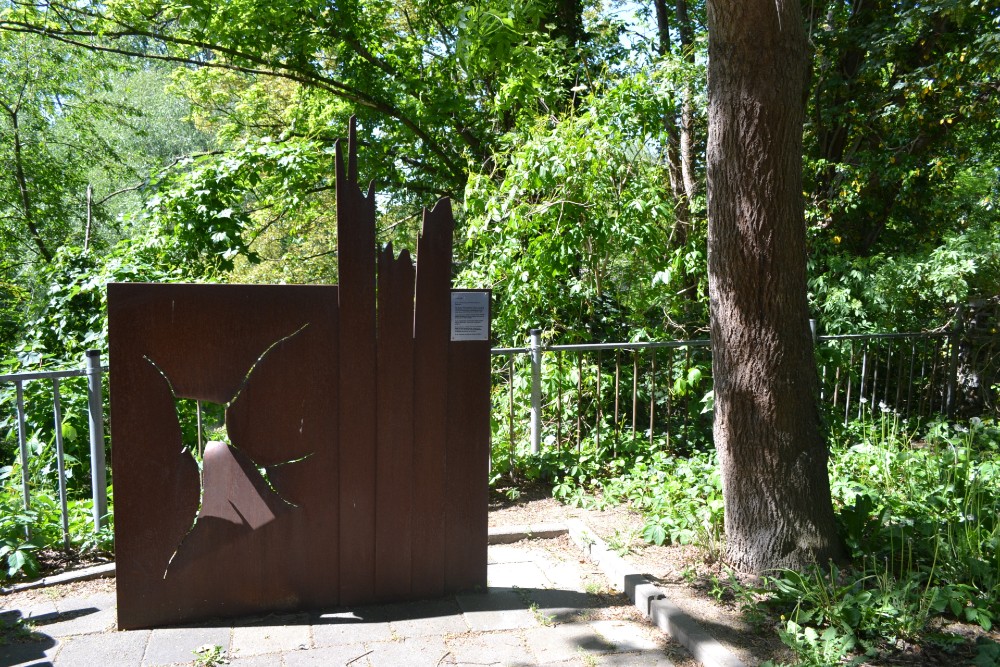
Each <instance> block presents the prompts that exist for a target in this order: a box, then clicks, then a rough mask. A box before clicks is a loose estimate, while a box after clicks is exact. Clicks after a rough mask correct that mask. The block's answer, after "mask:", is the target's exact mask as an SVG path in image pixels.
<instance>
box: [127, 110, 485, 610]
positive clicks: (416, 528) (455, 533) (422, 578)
mask: <svg viewBox="0 0 1000 667" xmlns="http://www.w3.org/2000/svg"><path fill="white" fill-rule="evenodd" d="M336 160H337V163H336V179H337V183H336V185H337V230H338V244H339V266H340V285H339V286H277V285H275V286H256V285H150V284H124V283H123V284H112V285H109V286H108V317H109V331H110V348H111V350H110V358H111V365H112V367H113V368H114V372H113V373H111V432H112V437H113V443H114V444H113V461H112V464H113V471H114V484H115V550H116V561H117V580H118V586H117V587H118V625H119V627H120V628H123V629H127V628H143V627H151V626H156V625H164V624H172V623H182V622H190V621H196V620H202V619H208V618H214V617H222V616H237V615H243V614H249V613H256V612H261V611H278V610H294V609H311V608H318V607H329V606H333V605H355V604H362V603H369V602H375V601H383V600H405V599H420V598H430V597H436V596H441V595H444V594H446V593H450V592H454V591H458V590H465V589H472V588H475V587H485V586H486V560H487V559H486V540H487V526H486V521H487V494H488V483H487V475H488V466H489V408H490V405H489V390H490V348H489V345H490V343H489V294H488V292H484V291H460V290H452V289H451V259H452V255H451V252H452V251H451V248H452V230H453V226H454V222H453V219H452V214H451V205H450V203H449V202H448V201H447V200H442V201H441V202H439V203H438V204H437V206H435V208H434V209H433V210H431V211H429V212H428V211H425V212H424V220H423V231H422V234H421V236H420V239H419V241H418V244H417V266H416V267H414V265H413V262H411V260H410V256H409V253H408V252H407V251H406V250H404V251H402V252H401V253H400V255H399V256H398V257H396V256H394V254H393V251H392V247H391V246H389V247H387V248H385V249H383V250H381V251H378V250H377V248H376V241H375V197H374V188H373V187H371V186H369V189H368V192H367V195H365V194H363V193H362V192H361V189H360V188H359V185H358V174H357V155H356V140H355V130H354V123H353V121H352V123H351V130H350V139H349V147H348V159H347V167H346V170H345V166H344V158H343V155H342V152H341V146H340V144H339V143H338V145H337V158H336ZM376 276H377V278H376ZM376 294H377V298H376ZM181 398H186V399H196V400H200V401H203V402H211V403H217V404H222V405H223V406H225V427H226V431H227V433H228V436H229V441H230V443H231V444H227V443H223V442H211V443H209V444H208V446H207V447H206V448H205V452H204V458H203V469H202V471H199V466H198V462H197V461H196V459H195V458H194V456H193V455H192V453H191V451H190V450H189V449H185V447H184V443H182V439H181V430H180V426H179V421H178V413H177V403H176V400H177V399H181Z"/></svg>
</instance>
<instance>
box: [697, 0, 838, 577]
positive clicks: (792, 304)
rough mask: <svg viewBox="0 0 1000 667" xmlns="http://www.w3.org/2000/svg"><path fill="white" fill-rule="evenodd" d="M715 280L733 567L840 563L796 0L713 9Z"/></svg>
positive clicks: (741, 0) (712, 3)
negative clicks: (808, 240)
mask: <svg viewBox="0 0 1000 667" xmlns="http://www.w3.org/2000/svg"><path fill="white" fill-rule="evenodd" d="M708 25H709V61H708V62H709V66H708V67H709V69H708V82H709V83H708V93H709V117H708V119H709V139H708V214H709V225H708V253H709V255H708V270H709V292H710V296H711V313H712V324H711V329H712V356H713V361H712V366H713V372H714V375H715V443H716V447H717V448H718V451H719V460H720V465H721V467H722V480H723V495H724V498H725V503H726V510H725V522H726V550H727V559H728V561H729V563H730V564H731V565H733V566H734V567H736V568H738V569H740V570H743V571H749V572H762V571H765V570H768V569H771V568H776V567H794V568H798V567H802V566H805V565H808V564H810V563H813V562H817V561H818V562H823V561H825V560H827V559H829V558H840V557H841V556H842V548H841V545H840V542H839V540H838V537H837V530H836V524H835V521H834V515H833V508H832V505H831V501H830V482H829V477H828V475H827V469H826V464H827V456H828V454H827V449H826V446H825V443H824V441H823V439H822V436H821V435H820V430H819V413H818V408H817V404H816V384H817V377H816V361H815V358H814V356H813V348H812V338H811V336H810V332H809V316H808V308H807V303H806V272H805V259H806V256H805V218H804V213H803V201H802V124H803V119H804V108H803V87H804V85H805V81H806V73H807V66H808V55H809V54H808V47H807V42H806V37H805V31H804V28H803V25H802V16H801V10H800V8H799V3H798V0H709V2H708Z"/></svg>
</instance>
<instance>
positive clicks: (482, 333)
mask: <svg viewBox="0 0 1000 667" xmlns="http://www.w3.org/2000/svg"><path fill="white" fill-rule="evenodd" d="M489 338H490V293H489V292H452V293H451V339H452V340H489Z"/></svg>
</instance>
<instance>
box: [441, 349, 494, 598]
mask: <svg viewBox="0 0 1000 667" xmlns="http://www.w3.org/2000/svg"><path fill="white" fill-rule="evenodd" d="M491 377H492V376H491V374H490V341H489V336H487V340H482V341H479V340H475V341H451V344H450V346H449V354H448V451H447V463H448V473H447V477H446V482H445V495H446V508H447V509H446V512H447V514H446V516H447V522H446V527H445V539H446V544H447V547H446V549H445V589H446V590H447V591H449V592H452V591H460V590H469V589H474V588H477V587H480V588H483V589H485V588H486V564H487V560H488V556H487V540H488V536H487V534H488V531H489V529H488V525H487V524H488V517H487V512H488V509H487V508H488V506H489V485H488V484H487V483H485V480H487V479H488V478H489V467H490V381H491Z"/></svg>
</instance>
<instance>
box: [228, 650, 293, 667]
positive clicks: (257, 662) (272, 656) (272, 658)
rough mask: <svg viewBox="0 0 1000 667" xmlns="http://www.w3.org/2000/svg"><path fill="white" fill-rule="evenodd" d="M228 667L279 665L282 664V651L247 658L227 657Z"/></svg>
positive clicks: (270, 666) (269, 666) (272, 666)
mask: <svg viewBox="0 0 1000 667" xmlns="http://www.w3.org/2000/svg"><path fill="white" fill-rule="evenodd" d="M227 659H228V660H229V662H227V663H226V667H278V665H280V664H282V662H281V654H280V653H263V654H261V655H251V656H247V657H245V658H232V657H230V658H227Z"/></svg>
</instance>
